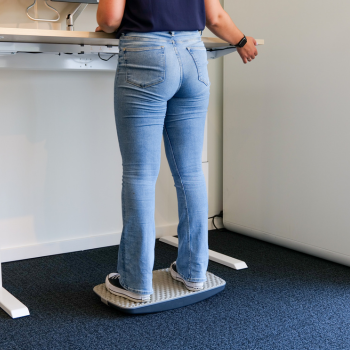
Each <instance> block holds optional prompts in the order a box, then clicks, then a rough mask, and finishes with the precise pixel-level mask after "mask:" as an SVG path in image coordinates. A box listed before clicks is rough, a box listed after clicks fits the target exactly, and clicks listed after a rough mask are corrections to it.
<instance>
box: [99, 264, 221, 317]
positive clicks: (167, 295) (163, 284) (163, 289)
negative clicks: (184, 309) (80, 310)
mask: <svg viewBox="0 0 350 350" xmlns="http://www.w3.org/2000/svg"><path fill="white" fill-rule="evenodd" d="M225 284H226V282H225V281H224V280H223V279H221V278H220V277H217V276H215V275H214V274H212V273H210V272H207V281H206V282H205V283H204V289H203V290H201V291H198V292H192V291H189V290H188V289H187V288H186V287H185V286H184V285H183V283H181V282H179V281H175V280H174V279H173V278H172V277H171V275H170V271H169V268H167V269H162V270H156V271H153V291H154V293H153V294H152V295H151V300H150V301H147V302H144V303H134V302H132V301H131V300H128V299H126V298H123V297H120V296H117V295H114V294H112V293H110V292H109V291H107V289H106V287H105V284H104V283H102V284H99V285H97V286H95V287H94V289H93V290H94V292H95V293H96V294H97V295H99V296H100V297H101V300H102V301H103V302H104V303H106V304H113V305H114V306H116V307H118V308H119V309H123V310H125V311H127V310H135V309H141V308H147V307H149V306H155V305H157V304H165V303H166V304H168V306H166V307H165V309H171V308H172V307H171V305H170V303H171V302H173V303H174V305H176V306H175V307H179V306H180V305H179V303H176V301H177V300H178V299H183V298H184V297H192V300H194V301H193V302H196V301H200V300H203V299H205V298H207V297H209V296H211V295H214V294H216V292H215V290H217V291H221V290H222V289H223V288H224V286H225ZM206 295H207V296H206ZM193 297H195V298H193ZM193 302H192V303H193ZM184 305H185V304H184ZM184 305H181V306H184ZM160 308H161V306H160V305H158V307H157V311H159V309H160Z"/></svg>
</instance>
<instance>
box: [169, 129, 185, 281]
mask: <svg viewBox="0 0 350 350" xmlns="http://www.w3.org/2000/svg"><path fill="white" fill-rule="evenodd" d="M164 130H165V133H166V136H167V138H168V141H169V146H170V151H171V155H172V157H173V160H174V164H175V168H176V171H177V174H178V175H179V178H180V182H181V186H182V190H183V192H184V194H185V203H186V212H187V223H188V241H189V251H190V256H189V264H188V274H189V278H191V231H190V222H189V215H188V206H187V198H186V191H185V186H184V185H183V182H182V179H181V175H180V172H179V169H178V167H177V164H176V160H175V156H174V152H173V147H172V145H171V142H170V138H169V134H168V131H167V129H166V126H165V125H164ZM185 279H186V278H185Z"/></svg>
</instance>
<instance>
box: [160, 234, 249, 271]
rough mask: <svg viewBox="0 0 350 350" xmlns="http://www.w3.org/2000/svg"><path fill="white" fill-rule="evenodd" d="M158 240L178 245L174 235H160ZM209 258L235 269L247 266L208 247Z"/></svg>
mask: <svg viewBox="0 0 350 350" xmlns="http://www.w3.org/2000/svg"><path fill="white" fill-rule="evenodd" d="M159 240H160V241H161V242H163V243H167V244H170V245H172V246H174V247H177V246H178V239H177V238H176V237H172V236H165V237H161V238H160V239H159ZM209 260H212V261H215V262H217V263H219V264H222V265H225V266H228V267H231V268H233V269H235V270H242V269H246V268H248V266H247V264H246V263H245V262H244V261H242V260H237V259H235V258H231V257H230V256H228V255H224V254H220V253H218V252H214V251H213V250H210V249H209Z"/></svg>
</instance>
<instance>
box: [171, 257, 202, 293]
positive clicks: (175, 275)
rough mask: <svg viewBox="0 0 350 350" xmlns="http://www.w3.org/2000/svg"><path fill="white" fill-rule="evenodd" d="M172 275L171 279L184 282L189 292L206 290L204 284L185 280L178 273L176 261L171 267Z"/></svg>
mask: <svg viewBox="0 0 350 350" xmlns="http://www.w3.org/2000/svg"><path fill="white" fill-rule="evenodd" d="M170 274H171V277H172V278H173V279H174V280H176V281H180V282H182V283H183V284H184V285H185V287H186V288H187V289H188V290H191V291H192V292H196V291H198V290H202V289H203V288H204V282H189V281H186V280H184V279H183V278H182V277H181V276H180V275H179V274H178V272H177V270H176V261H174V262H173V263H172V264H171V265H170Z"/></svg>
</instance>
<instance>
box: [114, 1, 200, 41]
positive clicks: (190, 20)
mask: <svg viewBox="0 0 350 350" xmlns="http://www.w3.org/2000/svg"><path fill="white" fill-rule="evenodd" d="M204 27H205V7H204V0H172V1H168V0H127V1H126V2H125V10H124V16H123V19H122V21H121V24H120V27H119V28H118V30H117V31H116V37H117V38H119V37H120V35H121V33H122V32H124V33H127V32H158V31H171V30H173V31H174V30H176V31H193V30H203V29H204Z"/></svg>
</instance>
